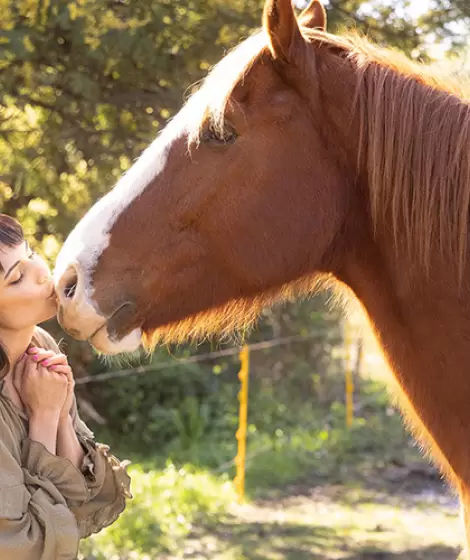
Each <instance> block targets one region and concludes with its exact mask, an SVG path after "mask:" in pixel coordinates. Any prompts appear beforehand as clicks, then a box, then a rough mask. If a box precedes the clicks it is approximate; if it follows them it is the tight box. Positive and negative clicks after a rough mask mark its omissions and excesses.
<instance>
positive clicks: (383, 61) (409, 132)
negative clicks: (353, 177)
mask: <svg viewBox="0 0 470 560" xmlns="http://www.w3.org/2000/svg"><path fill="white" fill-rule="evenodd" d="M324 35H325V39H326V40H327V42H328V44H329V45H330V46H335V47H343V48H345V49H346V50H347V53H348V54H347V56H348V57H349V58H350V59H352V60H353V61H354V62H355V64H356V65H357V69H358V73H357V77H358V79H357V85H356V92H355V99H356V110H357V111H358V114H359V123H360V124H359V126H360V134H359V154H358V158H359V159H358V161H359V162H361V161H362V162H363V163H365V168H366V173H367V177H368V188H369V198H370V213H371V217H372V223H373V226H374V229H375V232H376V233H377V231H378V230H379V229H381V230H382V231H383V229H384V227H386V228H390V229H391V231H392V234H393V238H394V243H395V248H396V249H397V250H398V249H405V250H406V251H407V253H408V257H409V258H410V259H412V262H415V263H419V264H420V265H421V266H423V267H424V269H425V271H426V272H429V269H430V265H431V260H432V258H433V255H434V253H435V252H436V251H438V252H439V258H445V261H446V263H448V264H449V266H454V265H455V266H456V272H457V273H458V275H459V278H460V280H461V279H462V274H463V270H464V266H465V263H466V257H467V248H468V218H469V215H468V214H469V204H470V157H469V154H470V151H469V150H470V105H469V98H470V95H469V93H470V88H469V83H468V78H466V79H465V77H462V76H458V75H449V72H446V71H445V70H444V71H441V70H439V69H438V68H437V67H435V66H428V65H424V64H422V63H415V62H412V61H411V60H409V59H408V58H406V57H405V56H404V55H403V54H401V53H399V52H395V51H393V50H392V49H383V48H380V47H378V46H376V45H374V44H372V43H370V42H369V41H367V40H366V39H364V38H363V37H360V36H359V35H357V34H349V35H348V36H346V37H341V36H333V35H326V34H324Z"/></svg>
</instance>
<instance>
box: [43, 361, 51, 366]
mask: <svg viewBox="0 0 470 560" xmlns="http://www.w3.org/2000/svg"><path fill="white" fill-rule="evenodd" d="M49 364H50V361H49V360H44V361H43V362H42V365H43V366H48V365H49Z"/></svg>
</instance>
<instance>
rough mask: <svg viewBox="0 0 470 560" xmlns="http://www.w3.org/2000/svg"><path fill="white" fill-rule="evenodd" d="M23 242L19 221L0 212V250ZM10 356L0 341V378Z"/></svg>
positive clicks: (7, 369) (4, 373)
mask: <svg viewBox="0 0 470 560" xmlns="http://www.w3.org/2000/svg"><path fill="white" fill-rule="evenodd" d="M23 242H24V232H23V228H22V227H21V225H20V223H19V222H18V221H17V220H15V219H14V218H12V217H11V216H7V215H6V214H0V251H1V246H2V245H3V246H5V247H16V246H17V245H19V244H20V243H23ZM0 272H4V270H3V266H2V263H1V262H0ZM10 367H11V364H10V358H9V357H8V354H7V351H6V350H5V348H4V346H3V344H2V343H1V341H0V378H3V377H5V375H6V374H7V373H8V372H9V371H10Z"/></svg>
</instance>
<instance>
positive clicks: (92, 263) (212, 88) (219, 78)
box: [54, 34, 266, 353]
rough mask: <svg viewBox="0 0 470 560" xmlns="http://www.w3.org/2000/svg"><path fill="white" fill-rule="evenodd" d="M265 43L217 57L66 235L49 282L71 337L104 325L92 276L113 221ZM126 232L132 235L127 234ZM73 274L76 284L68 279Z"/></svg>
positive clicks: (127, 341)
mask: <svg viewBox="0 0 470 560" xmlns="http://www.w3.org/2000/svg"><path fill="white" fill-rule="evenodd" d="M265 44H266V37H265V36H264V34H257V35H254V36H253V37H250V38H249V39H247V40H246V41H244V42H243V43H241V44H240V45H239V46H238V47H237V48H236V49H234V50H233V51H232V52H231V53H230V54H228V55H227V56H226V57H225V58H224V59H222V61H221V62H220V63H219V64H218V65H217V66H216V67H215V68H214V69H213V70H212V72H211V73H210V74H209V76H208V78H207V79H206V81H205V83H204V85H203V86H202V88H201V89H200V90H199V91H198V92H197V93H196V94H194V95H192V96H191V98H190V99H189V101H188V102H187V103H186V105H185V106H184V107H183V108H182V109H181V111H180V112H179V113H178V114H177V115H176V116H175V118H174V119H173V120H172V121H170V123H168V124H167V126H166V127H165V128H164V129H163V131H162V132H161V134H160V135H159V136H158V137H157V138H156V139H155V140H154V142H153V143H152V144H150V146H149V147H148V148H147V149H146V150H145V151H144V152H143V154H142V155H141V156H140V158H139V159H138V160H137V161H136V163H135V164H134V165H133V166H132V167H131V168H130V169H129V170H128V171H127V173H126V174H125V175H124V176H123V177H122V178H121V179H120V180H119V182H118V183H117V185H116V186H115V187H114V188H113V189H112V190H111V191H110V192H109V193H108V194H107V195H105V196H104V197H103V198H102V199H101V200H99V201H98V202H97V203H96V204H95V205H94V206H93V207H92V208H91V209H90V210H89V212H88V213H87V214H86V215H85V216H84V217H83V218H82V219H81V220H80V222H79V223H78V224H77V226H76V227H75V229H74V230H73V231H72V232H71V233H70V235H69V236H68V238H67V239H66V241H65V243H64V246H63V247H62V249H61V251H60V253H59V256H58V258H57V262H56V266H55V270H54V282H55V286H56V290H57V292H58V297H59V303H60V315H61V316H62V321H61V322H62V324H63V326H65V328H66V329H68V330H69V331H70V332H71V334H73V336H76V337H77V338H79V337H80V338H89V336H90V335H91V334H93V333H94V332H97V331H98V329H101V327H103V326H104V325H105V324H106V317H105V316H104V315H103V314H102V313H101V311H100V309H99V306H98V304H97V302H96V301H94V299H93V296H94V287H93V285H92V281H91V279H92V276H93V272H94V270H95V268H96V265H97V263H98V261H99V259H100V257H101V255H102V254H103V252H104V251H105V250H106V248H107V247H108V246H109V244H110V240H111V236H112V229H113V226H114V224H115V223H116V221H117V220H118V218H119V217H120V216H121V215H122V214H123V213H124V212H125V211H126V209H127V208H129V206H130V205H131V204H132V203H133V202H134V201H135V200H136V199H137V198H138V197H139V196H140V195H141V194H142V193H143V192H144V190H145V189H146V188H147V187H148V186H149V185H150V184H151V183H153V182H154V180H155V179H156V178H157V177H158V175H159V174H161V173H162V171H163V170H164V169H165V166H166V163H167V159H168V154H169V151H170V149H171V146H172V145H173V144H174V143H175V141H176V140H178V139H182V138H185V139H188V138H191V139H192V138H194V133H195V131H196V132H198V131H199V129H200V127H201V125H202V123H203V122H204V120H205V119H206V117H207V111H208V108H209V106H210V107H217V106H219V107H220V108H221V109H222V113H223V107H224V103H225V100H226V98H227V96H228V95H229V92H230V91H231V89H232V88H233V87H234V85H235V83H236V82H237V81H238V79H239V76H240V75H241V74H242V73H243V71H244V70H245V69H246V68H248V67H249V66H250V64H251V63H252V61H253V57H254V54H256V52H259V51H260V49H261V48H262V47H263V46H264V45H265ZM196 136H197V134H196ZM156 210H158V209H156ZM129 234H130V235H132V232H129ZM74 273H75V279H76V280H78V281H77V282H75V281H74V280H72V278H73V277H74ZM67 277H68V278H69V280H70V282H71V283H73V284H74V287H73V292H74V293H73V296H72V297H70V298H69V297H66V295H65V293H64V289H65V288H64V287H66V286H67ZM99 334H100V336H99V337H97V338H100V340H101V339H102V338H103V337H104V336H106V335H107V330H106V329H101V330H100V333H99ZM137 335H138V336H139V337H140V329H137V330H136V331H133V332H132V333H130V334H128V335H127V336H126V337H125V338H123V339H122V340H121V341H115V342H113V341H111V340H109V338H108V341H107V345H106V348H102V349H103V351H105V352H107V351H109V352H110V353H111V352H112V353H114V352H115V351H127V350H128V349H129V348H124V347H123V348H122V349H121V345H123V346H131V345H132V344H134V343H135V341H136V338H137ZM103 340H104V339H103ZM112 346H113V348H111V347H112ZM114 346H115V347H114Z"/></svg>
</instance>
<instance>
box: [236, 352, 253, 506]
mask: <svg viewBox="0 0 470 560" xmlns="http://www.w3.org/2000/svg"><path fill="white" fill-rule="evenodd" d="M240 361H241V366H240V372H239V374H238V379H240V383H241V389H240V392H239V393H238V400H239V402H240V415H239V424H238V430H237V433H236V438H237V440H238V452H237V456H236V457H235V465H236V467H237V474H236V476H235V480H234V483H235V488H236V491H237V495H238V501H239V502H240V503H241V502H243V500H244V498H245V458H246V429H247V419H248V375H249V372H250V354H249V350H248V346H246V345H245V346H244V347H243V348H242V350H241V352H240Z"/></svg>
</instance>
